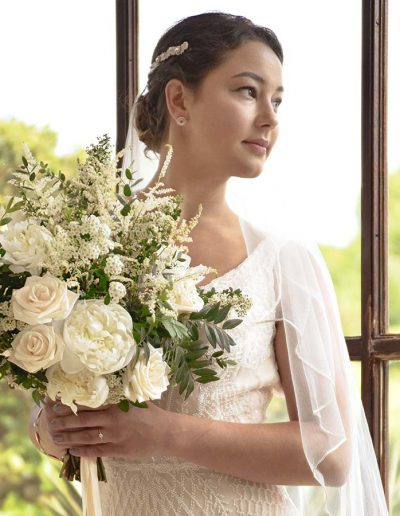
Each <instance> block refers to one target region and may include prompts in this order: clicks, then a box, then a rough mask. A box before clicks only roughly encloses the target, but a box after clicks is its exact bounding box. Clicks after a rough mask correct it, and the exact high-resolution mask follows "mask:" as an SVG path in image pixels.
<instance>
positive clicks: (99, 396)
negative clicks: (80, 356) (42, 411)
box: [46, 364, 109, 414]
mask: <svg viewBox="0 0 400 516" xmlns="http://www.w3.org/2000/svg"><path fill="white" fill-rule="evenodd" d="M46 376H47V380H48V384H47V394H48V395H49V397H50V398H51V399H52V400H53V401H55V400H56V399H61V403H64V405H68V406H69V407H71V410H72V411H73V412H74V413H75V414H76V413H77V409H78V407H77V406H76V405H75V403H78V404H79V405H84V406H85V407H91V408H97V407H100V406H101V405H103V404H104V403H105V402H106V400H107V397H108V391H109V388H108V384H107V381H106V379H105V377H104V376H99V375H94V374H92V373H91V372H90V371H88V370H87V369H82V371H80V372H79V373H77V374H68V373H66V372H65V371H64V370H63V369H62V367H60V364H56V365H53V366H51V367H49V369H47V371H46ZM74 402H75V403H74Z"/></svg>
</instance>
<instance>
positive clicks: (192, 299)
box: [168, 278, 204, 313]
mask: <svg viewBox="0 0 400 516" xmlns="http://www.w3.org/2000/svg"><path fill="white" fill-rule="evenodd" d="M168 303H169V304H170V305H171V306H172V308H173V309H174V310H176V311H177V312H178V313H180V312H199V311H200V310H201V309H202V308H203V306H204V301H203V300H202V298H201V297H200V295H199V293H198V292H197V289H196V285H195V284H194V282H193V280H191V279H188V278H182V279H179V280H178V281H176V282H175V283H174V284H173V287H172V291H171V292H170V293H169V298H168Z"/></svg>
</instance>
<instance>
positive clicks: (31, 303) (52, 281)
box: [11, 273, 79, 325]
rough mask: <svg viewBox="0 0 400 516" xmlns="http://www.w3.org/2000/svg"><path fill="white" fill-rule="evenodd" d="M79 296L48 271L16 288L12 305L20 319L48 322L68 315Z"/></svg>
mask: <svg viewBox="0 0 400 516" xmlns="http://www.w3.org/2000/svg"><path fill="white" fill-rule="evenodd" d="M78 298H79V295H78V294H75V293H74V292H72V291H70V290H68V288H67V284H66V282H65V281H61V280H59V279H58V278H55V277H54V276H52V275H51V274H49V273H46V274H45V275H44V276H30V277H29V278H26V281H25V285H24V286H23V287H22V288H20V289H14V290H13V293H12V296H11V307H12V310H13V313H14V317H15V319H17V320H18V321H23V322H26V323H28V324H32V325H34V324H46V323H51V322H52V321H53V320H57V319H65V318H66V317H68V315H69V314H70V313H71V311H72V309H73V307H74V304H75V303H76V301H77V300H78Z"/></svg>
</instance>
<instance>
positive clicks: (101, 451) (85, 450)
mask: <svg viewBox="0 0 400 516" xmlns="http://www.w3.org/2000/svg"><path fill="white" fill-rule="evenodd" d="M69 452H70V454H71V455H76V456H78V457H116V458H118V457H124V456H125V454H124V453H123V452H121V451H119V448H118V447H117V446H115V444H112V443H107V444H95V445H93V446H79V447H78V446H76V447H74V448H71V449H70V450H69Z"/></svg>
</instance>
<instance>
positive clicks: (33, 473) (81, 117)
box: [0, 0, 116, 515]
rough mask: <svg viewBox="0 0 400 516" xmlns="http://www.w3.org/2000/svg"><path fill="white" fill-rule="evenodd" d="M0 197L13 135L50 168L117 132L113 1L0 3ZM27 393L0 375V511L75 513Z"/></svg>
mask: <svg viewBox="0 0 400 516" xmlns="http://www.w3.org/2000/svg"><path fill="white" fill-rule="evenodd" d="M0 20H1V31H0V48H1V49H2V50H1V58H2V62H1V64H2V71H3V74H2V80H1V81H0V99H1V102H0V202H3V201H4V196H6V195H10V194H11V190H10V189H6V181H7V177H8V176H9V174H10V172H11V170H12V169H14V168H15V167H16V166H17V165H19V163H20V160H21V155H22V142H23V141H25V142H26V143H28V145H30V147H31V150H32V151H33V153H34V154H35V155H36V157H37V158H38V159H41V160H43V161H47V162H49V164H50V166H51V168H53V169H54V170H55V171H58V170H59V169H61V170H63V171H64V172H66V175H68V171H69V174H71V173H72V171H73V170H74V169H75V167H76V157H77V156H80V155H81V152H80V150H79V149H81V148H82V147H86V146H87V145H90V144H91V143H96V139H97V136H101V135H103V134H104V133H109V135H110V137H111V143H112V144H114V143H115V138H116V108H115V105H116V100H115V99H116V63H115V54H116V52H115V2H113V1H111V0H110V1H104V0H103V1H100V2H99V1H98V0H86V1H84V2H82V1H78V0H68V2H67V1H64V2H61V1H59V2H54V1H53V0H35V1H31V0H18V1H17V2H13V1H3V2H0ZM32 406H33V400H32V396H31V395H30V393H28V392H21V391H17V390H14V391H12V390H11V389H10V388H9V387H8V386H7V384H6V383H5V382H4V381H2V382H1V383H0V437H1V441H0V486H1V488H0V514H10V515H11V514H13V515H17V514H21V515H22V514H24V515H25V514H31V515H33V514H41V515H50V514H69V515H72V514H80V512H81V511H80V507H81V499H80V495H79V489H80V482H77V481H75V482H73V483H72V482H69V481H66V480H64V479H60V478H59V472H60V467H61V463H60V462H59V461H56V460H55V459H51V458H48V457H46V456H45V455H43V454H41V453H39V452H38V451H36V448H35V447H34V446H33V444H32V442H31V440H30V438H29V436H28V422H29V416H30V411H31V408H32Z"/></svg>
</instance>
